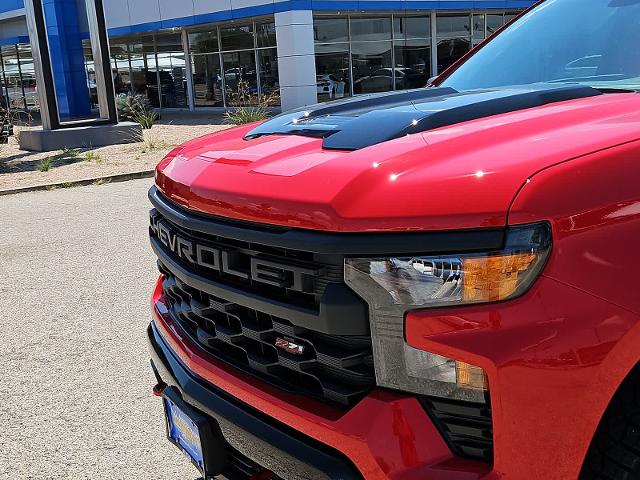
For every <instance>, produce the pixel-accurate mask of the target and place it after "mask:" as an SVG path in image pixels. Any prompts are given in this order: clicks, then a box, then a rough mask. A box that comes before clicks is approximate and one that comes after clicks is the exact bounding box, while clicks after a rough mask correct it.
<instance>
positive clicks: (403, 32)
mask: <svg viewBox="0 0 640 480" xmlns="http://www.w3.org/2000/svg"><path fill="white" fill-rule="evenodd" d="M393 35H394V38H395V39H396V40H397V39H407V38H429V37H431V18H429V17H399V16H394V17H393Z"/></svg>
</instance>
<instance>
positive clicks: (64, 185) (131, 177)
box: [0, 170, 155, 197]
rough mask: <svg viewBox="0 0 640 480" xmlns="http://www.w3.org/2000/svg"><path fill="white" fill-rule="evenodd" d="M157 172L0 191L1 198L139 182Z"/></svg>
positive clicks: (143, 172) (151, 171) (125, 174)
mask: <svg viewBox="0 0 640 480" xmlns="http://www.w3.org/2000/svg"><path fill="white" fill-rule="evenodd" d="M154 174H155V170H142V171H139V172H132V173H121V174H118V175H107V176H106V177H95V178H84V179H82V180H74V181H71V182H60V183H50V184H47V185H36V186H33V187H19V188H11V189H8V190H0V197H1V196H4V195H14V194H16V193H26V192H38V191H41V190H55V189H58V188H70V187H80V186H83V185H93V184H95V183H96V182H102V183H117V182H126V181H127V180H137V179H140V178H152V177H153V176H154Z"/></svg>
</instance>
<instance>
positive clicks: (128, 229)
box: [0, 179, 198, 480]
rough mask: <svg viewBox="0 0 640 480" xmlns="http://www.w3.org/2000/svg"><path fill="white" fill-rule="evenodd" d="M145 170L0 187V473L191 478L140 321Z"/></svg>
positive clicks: (145, 287) (148, 268)
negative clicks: (102, 179) (168, 428)
mask: <svg viewBox="0 0 640 480" xmlns="http://www.w3.org/2000/svg"><path fill="white" fill-rule="evenodd" d="M151 182H152V180H151V179H143V180H135V181H130V182H125V183H118V184H110V185H102V186H86V187H78V188H70V189H64V190H55V191H47V192H32V193H24V194H18V195H10V196H5V197H0V312H2V317H1V320H0V325H1V327H0V479H12V480H13V479H38V480H41V479H54V478H55V479H58V478H59V479H62V478H64V479H84V478H91V479H154V480H160V479H173V480H175V479H188V480H191V479H194V478H195V477H197V476H198V475H197V472H196V470H195V469H194V468H193V467H192V466H191V465H190V464H189V462H188V460H187V459H186V458H184V457H183V456H182V454H181V453H180V452H178V451H177V449H175V447H173V446H171V445H170V444H169V443H168V442H167V441H166V439H165V438H164V424H163V418H162V407H161V404H160V401H159V400H158V399H157V398H155V397H153V396H152V395H151V387H152V385H153V375H152V374H151V371H150V368H149V365H148V356H147V350H146V344H145V327H146V325H147V323H148V321H149V312H148V297H149V293H150V289H151V287H152V284H153V281H154V278H155V276H156V275H157V273H156V267H155V260H154V257H153V255H152V254H151V252H150V248H149V246H148V240H147V225H148V215H147V212H148V209H149V204H148V202H147V199H146V193H147V189H148V188H149V186H150V185H151Z"/></svg>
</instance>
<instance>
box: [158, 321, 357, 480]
mask: <svg viewBox="0 0 640 480" xmlns="http://www.w3.org/2000/svg"><path fill="white" fill-rule="evenodd" d="M147 333H148V339H149V351H150V354H151V364H152V367H153V370H154V373H155V375H156V377H157V380H158V381H159V382H163V383H165V384H167V385H168V386H171V387H174V388H176V389H177V390H178V391H179V392H180V396H181V397H182V400H184V401H185V402H186V403H188V404H189V405H191V406H194V407H196V408H197V409H198V410H200V411H202V412H204V413H205V414H206V415H208V416H209V417H211V418H213V419H214V420H215V421H216V422H217V423H218V424H219V425H220V429H221V430H222V433H223V435H224V438H225V440H226V441H227V442H228V443H229V444H230V445H231V447H233V448H234V449H235V450H238V451H239V452H241V453H242V454H243V455H245V456H247V457H248V458H250V459H251V460H253V461H254V462H256V463H258V464H260V465H261V466H262V467H265V468H267V469H269V470H271V471H273V472H274V473H276V474H277V475H278V476H280V477H282V478H286V479H292V480H298V479H300V480H303V479H305V480H324V479H336V478H341V479H344V480H357V479H362V476H361V475H360V474H359V472H358V471H357V470H356V469H355V467H354V466H353V465H352V464H351V463H350V462H349V461H348V460H347V459H345V458H342V456H341V455H340V454H339V453H338V452H331V451H329V450H330V449H328V448H326V447H323V446H321V445H317V444H314V443H313V442H312V441H311V440H310V439H304V440H303V439H301V438H300V437H301V435H300V434H299V433H297V432H293V431H290V429H287V428H286V427H284V426H275V425H274V424H273V422H272V421H271V419H269V418H267V417H266V416H265V415H264V414H262V413H261V412H259V411H256V410H253V409H250V408H248V407H247V406H243V405H240V404H239V403H238V402H237V400H235V399H233V398H230V397H229V396H228V395H227V394H226V393H224V392H222V391H220V390H219V389H217V388H216V387H214V386H213V385H210V384H207V383H206V382H205V381H204V380H203V379H201V378H197V377H195V376H193V375H192V374H191V373H190V372H189V371H188V370H187V369H186V368H185V366H184V364H183V363H182V362H181V361H180V360H179V359H178V358H176V356H175V355H174V354H173V352H172V351H171V350H170V349H169V347H168V346H167V345H166V343H165V342H164V341H163V339H162V337H161V336H160V334H159V333H158V329H157V328H156V327H155V325H153V324H151V325H150V326H149V328H148V331H147ZM287 430H289V431H287Z"/></svg>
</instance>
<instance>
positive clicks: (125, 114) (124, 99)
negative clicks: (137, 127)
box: [116, 93, 153, 122]
mask: <svg viewBox="0 0 640 480" xmlns="http://www.w3.org/2000/svg"><path fill="white" fill-rule="evenodd" d="M116 107H117V109H118V117H119V118H120V120H130V121H134V122H135V121H136V116H137V115H139V114H140V113H144V112H152V111H153V106H152V105H151V102H150V101H149V99H148V98H147V97H145V96H144V95H128V94H126V93H121V94H120V95H118V96H117V97H116Z"/></svg>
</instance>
